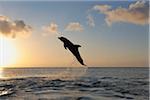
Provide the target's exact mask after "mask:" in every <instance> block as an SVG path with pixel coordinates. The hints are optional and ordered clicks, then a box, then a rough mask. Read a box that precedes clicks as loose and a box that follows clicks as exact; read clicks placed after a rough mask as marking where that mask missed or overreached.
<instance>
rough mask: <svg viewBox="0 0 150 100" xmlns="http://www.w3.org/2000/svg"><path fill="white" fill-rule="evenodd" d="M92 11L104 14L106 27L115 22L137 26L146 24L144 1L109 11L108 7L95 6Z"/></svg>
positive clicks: (147, 14)
mask: <svg viewBox="0 0 150 100" xmlns="http://www.w3.org/2000/svg"><path fill="white" fill-rule="evenodd" d="M93 9H94V10H95V11H96V10H97V11H99V12H100V13H102V14H104V15H105V16H106V17H105V21H106V23H107V24H108V25H111V24H112V23H115V22H124V23H132V24H137V25H145V24H148V23H149V21H148V19H149V11H148V10H149V6H148V4H147V3H146V2H145V1H137V2H135V3H132V4H130V5H129V7H128V8H122V7H118V8H116V9H111V6H109V5H95V6H94V7H93Z"/></svg>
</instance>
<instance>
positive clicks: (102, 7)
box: [93, 5, 111, 12]
mask: <svg viewBox="0 0 150 100" xmlns="http://www.w3.org/2000/svg"><path fill="white" fill-rule="evenodd" d="M109 9H111V6H109V5H95V6H94V7H93V10H98V11H100V12H106V11H108V10H109Z"/></svg>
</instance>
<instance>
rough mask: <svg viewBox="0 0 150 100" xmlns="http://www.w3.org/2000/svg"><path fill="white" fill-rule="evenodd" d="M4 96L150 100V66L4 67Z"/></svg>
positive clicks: (0, 86)
mask: <svg viewBox="0 0 150 100" xmlns="http://www.w3.org/2000/svg"><path fill="white" fill-rule="evenodd" d="M0 100H149V68H148V67H144V68H142V67H113V68H112V67H89V68H87V67H78V68H45V67H42V68H41V67H40V68H38V67H35V68H3V69H0Z"/></svg>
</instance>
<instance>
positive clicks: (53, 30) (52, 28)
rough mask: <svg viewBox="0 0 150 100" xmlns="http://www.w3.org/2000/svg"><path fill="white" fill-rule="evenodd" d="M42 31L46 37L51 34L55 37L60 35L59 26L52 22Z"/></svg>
mask: <svg viewBox="0 0 150 100" xmlns="http://www.w3.org/2000/svg"><path fill="white" fill-rule="evenodd" d="M42 29H43V31H44V34H43V35H45V36H46V35H49V34H53V35H56V34H59V31H58V25H57V24H56V23H54V22H51V23H50V24H49V25H48V26H44V27H42Z"/></svg>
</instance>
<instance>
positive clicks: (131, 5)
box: [0, 1, 149, 67]
mask: <svg viewBox="0 0 150 100" xmlns="http://www.w3.org/2000/svg"><path fill="white" fill-rule="evenodd" d="M148 6H149V5H148V2H145V1H132V2H131V1H130V2H129V1H120V2H119V1H87V2H85V1H72V2H69V1H61V2H60V1H55V2H54V1H39V2H36V1H22V2H19V1H9V2H5V1H0V37H1V41H0V42H1V43H0V47H1V48H0V52H5V53H8V52H11V51H12V50H7V48H6V50H2V49H3V47H4V46H5V42H2V41H3V40H4V41H7V42H9V43H8V44H7V45H8V46H9V45H12V46H13V47H11V48H15V50H16V51H17V52H16V54H14V53H13V52H12V53H13V58H14V59H16V60H15V61H12V62H11V63H9V62H8V63H7V64H5V65H6V66H9V67H34V66H35V67H42V66H44V67H67V66H71V67H72V66H81V65H80V64H79V63H78V61H77V60H76V59H75V57H74V56H73V55H72V54H71V53H70V51H68V50H65V49H64V47H63V43H62V42H61V41H60V40H59V39H58V37H59V36H64V37H66V38H68V39H69V40H70V41H72V42H73V43H75V44H80V45H81V46H82V47H81V48H80V49H79V50H80V53H81V56H82V58H83V60H84V62H85V63H86V64H87V65H88V66H89V67H96V66H97V67H111V66H113V67H140V66H142V67H147V66H148V43H149V42H148V38H149V37H148V36H149V35H148V34H149V30H148V28H149V21H148V18H149V15H148V12H149V11H148V10H149V9H148ZM1 54H3V53H1ZM16 55H18V56H16ZM1 58H3V56H1ZM1 58H0V60H1ZM6 60H7V57H6ZM6 62H7V61H6ZM1 66H3V65H2V64H1Z"/></svg>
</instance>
